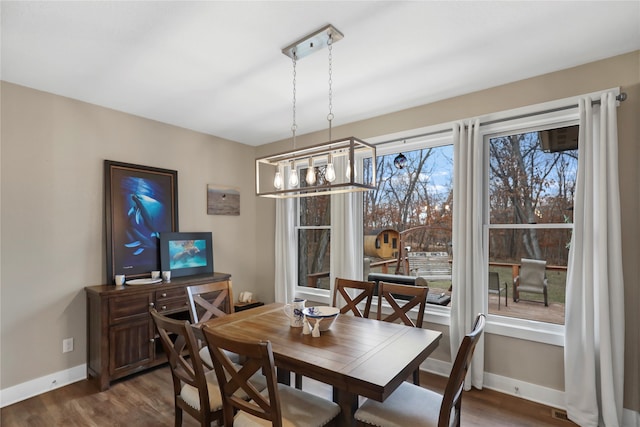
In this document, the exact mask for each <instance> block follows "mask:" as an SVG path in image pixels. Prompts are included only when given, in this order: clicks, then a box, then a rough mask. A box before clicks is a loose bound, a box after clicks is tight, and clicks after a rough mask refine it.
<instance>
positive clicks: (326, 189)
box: [256, 136, 376, 199]
mask: <svg viewBox="0 0 640 427" xmlns="http://www.w3.org/2000/svg"><path fill="white" fill-rule="evenodd" d="M367 157H369V158H371V159H372V160H371V174H368V175H367V176H366V178H367V180H368V182H364V178H365V177H363V175H364V173H363V172H362V170H360V172H357V168H356V167H357V164H356V162H360V163H361V159H364V158H367ZM310 160H311V163H312V165H313V167H314V168H315V169H314V170H319V168H326V167H327V165H328V163H329V162H331V161H332V163H333V164H334V166H335V181H333V182H327V181H326V179H318V180H317V181H316V182H315V183H314V184H313V185H310V184H308V183H307V182H306V180H305V179H306V178H305V175H304V174H303V173H300V174H299V175H300V176H299V184H298V185H297V186H296V187H290V185H289V177H290V173H291V168H292V167H293V168H294V169H296V171H297V170H298V169H304V168H305V167H306V168H308V167H309V161H310ZM277 172H279V173H280V174H281V179H282V183H283V184H282V188H281V189H277V188H276V187H275V185H274V180H275V178H276V173H277ZM375 188H376V147H375V146H374V145H371V144H369V143H367V142H364V141H362V140H360V139H358V138H355V137H352V136H351V137H347V138H343V139H338V140H334V141H331V142H326V143H323V144H318V145H314V146H310V147H305V148H300V149H297V150H293V151H287V152H283V153H278V154H273V155H270V156H266V157H261V158H257V159H256V195H257V196H261V197H271V198H280V199H282V198H292V197H309V196H320V195H326V194H341V193H349V192H359V191H369V190H373V189H375Z"/></svg>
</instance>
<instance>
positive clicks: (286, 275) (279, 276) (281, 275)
mask: <svg viewBox="0 0 640 427" xmlns="http://www.w3.org/2000/svg"><path fill="white" fill-rule="evenodd" d="M295 212H296V205H295V201H294V200H293V199H278V200H276V230H275V232H276V235H275V248H274V249H275V254H276V256H275V263H276V265H275V273H276V274H275V287H276V289H275V300H276V302H282V303H287V302H290V301H292V300H293V298H294V297H295V293H296V280H295V278H296V266H297V265H298V263H297V260H296V257H297V253H298V251H297V249H296V228H295Z"/></svg>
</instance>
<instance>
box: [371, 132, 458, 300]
mask: <svg viewBox="0 0 640 427" xmlns="http://www.w3.org/2000/svg"><path fill="white" fill-rule="evenodd" d="M399 149H402V155H403V156H404V157H405V158H406V163H405V165H404V167H403V168H401V169H400V168H398V167H396V165H395V163H397V162H394V160H396V158H397V157H398V156H399V155H400V151H399ZM380 151H382V150H380V149H379V152H380ZM376 162H377V164H376V168H377V173H378V180H377V188H376V189H375V190H372V191H369V192H366V193H364V220H363V228H364V229H363V234H364V236H365V245H364V255H365V257H367V258H368V259H369V260H370V261H371V264H370V272H372V273H389V274H403V275H414V276H415V275H425V276H428V277H429V279H428V280H429V288H430V292H446V293H449V288H450V286H451V273H450V272H448V274H441V275H438V274H436V273H434V272H433V271H427V269H426V267H425V269H424V270H412V269H411V266H410V265H409V257H408V256H407V252H413V253H415V252H426V253H430V254H438V255H439V257H436V256H429V257H427V258H425V259H432V258H434V259H438V261H441V260H442V259H444V262H445V263H446V264H447V266H450V265H451V261H452V260H451V221H452V210H451V205H452V201H453V182H452V178H453V145H451V139H450V137H448V138H446V139H439V140H437V141H436V140H431V141H429V142H427V141H422V142H416V143H413V144H412V145H411V146H408V145H407V144H403V143H401V144H398V145H397V146H396V147H389V146H387V147H385V151H383V152H382V155H379V156H378V158H377V159H376ZM370 163H371V159H365V162H364V173H365V175H367V174H368V173H369V169H370ZM380 230H391V231H385V232H384V234H383V239H384V243H385V244H386V245H387V246H389V239H390V240H391V247H392V248H393V249H396V250H395V251H387V252H386V253H385V252H383V251H382V250H377V249H380V248H379V247H378V246H379V245H376V246H375V247H374V245H371V246H369V245H367V244H366V241H367V236H374V235H377V233H379V232H380ZM394 233H395V235H394ZM398 248H399V249H400V250H401V252H399V251H398ZM374 249H375V250H374ZM400 255H401V256H400ZM434 274H435V275H436V276H437V277H434ZM432 289H433V290H432Z"/></svg>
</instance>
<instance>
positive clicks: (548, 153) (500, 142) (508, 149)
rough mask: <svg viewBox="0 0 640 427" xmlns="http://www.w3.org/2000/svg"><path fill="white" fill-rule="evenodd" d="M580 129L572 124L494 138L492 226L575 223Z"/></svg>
mask: <svg viewBox="0 0 640 427" xmlns="http://www.w3.org/2000/svg"><path fill="white" fill-rule="evenodd" d="M577 130H578V126H571V127H568V128H559V129H551V130H548V131H540V132H527V133H520V134H515V135H508V136H500V137H495V138H491V139H490V142H489V167H490V171H489V205H490V222H491V224H536V223H546V224H549V223H569V222H573V215H572V213H573V195H574V191H575V185H576V174H577V169H578V150H577V148H575V147H577ZM574 138H575V141H574Z"/></svg>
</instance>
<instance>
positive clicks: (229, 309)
mask: <svg viewBox="0 0 640 427" xmlns="http://www.w3.org/2000/svg"><path fill="white" fill-rule="evenodd" d="M186 290H187V298H188V300H189V316H190V317H191V323H193V324H197V323H201V322H206V321H207V320H210V319H215V318H217V317H223V316H226V315H227V314H231V313H233V312H234V307H233V288H232V286H231V280H226V281H222V282H213V283H206V284H204V285H194V286H187V288H186ZM199 347H200V358H201V359H202V361H203V362H204V363H205V364H206V365H207V366H208V367H209V368H210V369H213V362H212V361H211V354H209V350H208V349H207V347H206V346H205V345H204V343H200V345H199ZM230 356H231V357H232V359H233V360H234V362H235V363H239V362H240V358H239V357H238V356H237V355H230Z"/></svg>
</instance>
